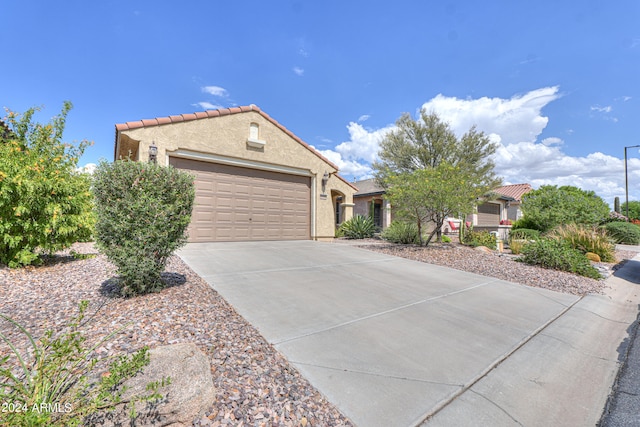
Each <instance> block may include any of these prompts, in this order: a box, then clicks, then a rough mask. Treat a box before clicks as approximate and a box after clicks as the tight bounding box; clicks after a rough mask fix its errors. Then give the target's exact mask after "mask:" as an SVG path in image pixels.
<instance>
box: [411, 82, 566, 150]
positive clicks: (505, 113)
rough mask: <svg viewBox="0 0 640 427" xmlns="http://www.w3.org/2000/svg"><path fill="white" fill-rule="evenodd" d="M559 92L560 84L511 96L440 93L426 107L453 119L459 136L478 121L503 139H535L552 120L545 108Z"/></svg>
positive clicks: (425, 104) (486, 131)
mask: <svg viewBox="0 0 640 427" xmlns="http://www.w3.org/2000/svg"><path fill="white" fill-rule="evenodd" d="M558 92H559V88H558V86H553V87H545V88H542V89H537V90H532V91H531V92H527V93H525V94H524V95H515V96H513V97H511V98H510V99H502V98H487V97H482V98H478V99H458V98H455V97H446V96H443V95H441V94H439V95H437V96H436V97H435V98H433V99H431V100H430V101H428V102H426V103H424V104H423V105H422V108H425V109H426V110H427V111H429V112H432V111H433V112H436V113H437V114H438V115H439V116H440V118H441V119H443V120H444V121H447V122H449V124H450V125H451V128H452V129H453V130H454V132H456V134H457V135H458V136H460V135H462V134H463V133H465V132H466V131H468V130H469V129H470V128H471V127H472V126H474V125H475V126H476V127H477V129H478V130H479V131H482V132H485V133H486V134H492V133H493V134H496V135H499V136H500V140H501V141H502V142H503V143H510V142H521V141H535V139H536V137H537V136H538V135H540V133H541V132H542V130H543V129H544V128H545V127H546V126H547V123H548V121H549V119H548V118H547V117H544V116H543V115H542V114H541V110H542V108H543V107H544V106H545V105H547V104H549V103H550V102H552V101H555V100H556V99H558V98H560V97H561V95H560V94H559V93H558Z"/></svg>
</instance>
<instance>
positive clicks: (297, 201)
mask: <svg viewBox="0 0 640 427" xmlns="http://www.w3.org/2000/svg"><path fill="white" fill-rule="evenodd" d="M169 164H171V165H172V166H174V167H176V168H179V169H185V170H188V171H189V172H191V173H192V174H193V175H195V177H196V179H195V187H196V199H195V206H194V209H193V213H192V219H191V225H190V226H189V240H190V241H191V242H228V241H250V240H301V239H309V238H310V228H311V221H310V218H311V196H310V195H311V178H310V177H307V176H298V175H292V174H284V173H278V172H272V171H266V170H259V169H251V168H244V167H238V166H231V165H225V164H219V163H210V162H203V161H197V160H190V159H182V158H178V157H170V158H169Z"/></svg>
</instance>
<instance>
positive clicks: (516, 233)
mask: <svg viewBox="0 0 640 427" xmlns="http://www.w3.org/2000/svg"><path fill="white" fill-rule="evenodd" d="M539 238H540V232H539V231H538V230H534V229H531V228H518V229H515V230H513V229H512V230H511V232H510V233H509V240H538V239H539Z"/></svg>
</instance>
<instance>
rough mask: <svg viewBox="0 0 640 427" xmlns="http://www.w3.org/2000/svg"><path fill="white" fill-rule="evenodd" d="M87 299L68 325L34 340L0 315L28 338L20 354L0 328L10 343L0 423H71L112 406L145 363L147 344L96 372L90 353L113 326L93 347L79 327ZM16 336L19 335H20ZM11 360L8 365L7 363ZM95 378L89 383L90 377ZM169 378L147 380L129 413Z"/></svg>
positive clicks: (2, 363) (0, 377)
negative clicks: (105, 373)
mask: <svg viewBox="0 0 640 427" xmlns="http://www.w3.org/2000/svg"><path fill="white" fill-rule="evenodd" d="M87 304H88V302H87V301H82V302H80V304H79V314H78V315H77V316H76V317H74V318H73V319H72V320H71V321H70V323H69V325H68V327H67V328H66V329H65V330H64V331H62V332H60V333H58V334H56V335H54V331H53V330H47V331H46V332H45V333H44V335H43V336H42V337H41V338H40V339H38V340H36V339H35V338H34V336H33V335H32V334H31V333H30V332H29V331H27V329H26V328H25V327H24V326H22V325H21V324H19V323H18V322H16V321H15V320H13V319H11V318H10V317H8V316H6V315H2V314H0V319H3V320H4V321H6V322H8V323H9V324H10V325H11V326H12V327H14V328H16V329H17V330H18V331H19V332H20V333H21V334H22V335H23V336H24V338H25V340H26V342H28V346H29V347H30V348H29V350H28V351H27V352H26V353H25V354H22V353H21V352H20V350H18V344H17V343H16V342H15V341H11V340H10V339H9V338H8V336H7V335H6V334H5V333H3V332H0V339H2V341H4V342H5V344H6V345H7V346H8V347H9V349H10V352H9V354H8V355H6V356H5V357H3V358H2V359H0V401H1V402H3V407H2V412H3V413H2V418H3V420H2V422H0V425H10V426H14V425H15V426H75V425H80V424H81V423H82V422H83V421H84V419H85V418H86V417H88V416H90V415H92V414H95V413H97V412H99V411H103V410H108V409H113V408H114V407H115V406H116V405H117V404H118V403H120V402H121V400H122V395H123V393H124V392H125V391H126V387H124V386H123V385H122V384H123V383H124V381H126V380H127V379H128V378H131V377H133V376H135V375H136V374H137V373H138V372H140V371H141V370H142V368H143V367H144V366H146V365H148V364H149V361H150V360H149V354H148V349H147V348H146V347H144V348H142V349H140V350H138V351H137V352H136V353H134V354H132V355H123V356H119V357H118V358H117V359H116V360H114V361H113V362H112V363H111V364H110V365H109V366H108V370H107V372H108V373H109V375H102V376H98V375H96V373H95V372H93V371H94V368H96V365H97V364H98V362H99V360H98V359H97V358H95V357H92V354H93V352H94V350H95V349H96V348H98V347H99V346H101V345H103V344H104V343H105V342H106V341H108V340H109V339H111V338H112V337H113V336H114V335H115V334H117V333H118V332H120V330H117V331H115V332H113V333H111V334H109V335H108V336H107V337H104V338H103V339H102V340H100V341H98V342H97V343H96V344H94V345H92V346H90V347H89V346H87V345H86V344H85V341H86V338H85V337H84V336H83V335H82V334H81V333H80V331H79V329H78V328H79V326H80V325H81V323H82V321H83V319H84V313H85V310H86V308H87ZM18 336H19V335H18ZM10 361H11V362H12V364H9V362H10ZM94 377H95V378H98V379H97V380H94V381H93V382H92V381H91V380H90V378H94ZM169 383H170V379H168V378H163V379H162V380H160V381H157V382H153V383H150V384H149V385H148V386H147V391H148V394H146V395H140V396H134V397H133V398H132V399H131V401H130V402H131V406H130V407H129V408H130V415H131V417H132V418H133V417H134V416H135V402H140V401H148V400H155V399H159V398H161V397H162V396H161V395H160V394H159V393H158V389H159V387H162V386H164V385H166V384H169Z"/></svg>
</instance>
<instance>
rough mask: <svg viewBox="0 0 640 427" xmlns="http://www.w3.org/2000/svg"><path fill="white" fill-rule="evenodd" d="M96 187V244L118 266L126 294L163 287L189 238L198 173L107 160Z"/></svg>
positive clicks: (100, 167)
mask: <svg viewBox="0 0 640 427" xmlns="http://www.w3.org/2000/svg"><path fill="white" fill-rule="evenodd" d="M93 188H94V192H95V198H96V213H97V224H96V245H97V247H98V249H99V250H100V251H101V252H102V253H104V254H105V255H106V256H107V258H109V261H111V262H112V263H113V264H114V265H115V266H116V267H117V269H118V270H117V273H118V275H119V285H120V293H121V294H122V295H123V296H135V295H139V294H144V293H148V292H155V291H159V290H161V289H162V288H163V287H164V284H163V283H162V280H161V277H160V274H161V273H162V271H163V270H164V268H165V265H166V262H167V259H168V258H169V256H171V254H172V253H173V251H175V250H176V249H178V248H179V247H181V246H183V245H184V244H185V243H186V242H187V236H186V230H187V226H188V225H189V222H190V221H191V209H192V208H193V200H194V197H195V190H194V185H193V176H191V175H190V174H188V173H186V172H183V171H179V170H177V169H175V168H174V167H172V166H159V165H156V164H152V163H141V162H132V161H124V160H121V161H116V162H114V163H107V162H101V163H100V165H98V168H97V169H96V171H95V174H94V184H93Z"/></svg>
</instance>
